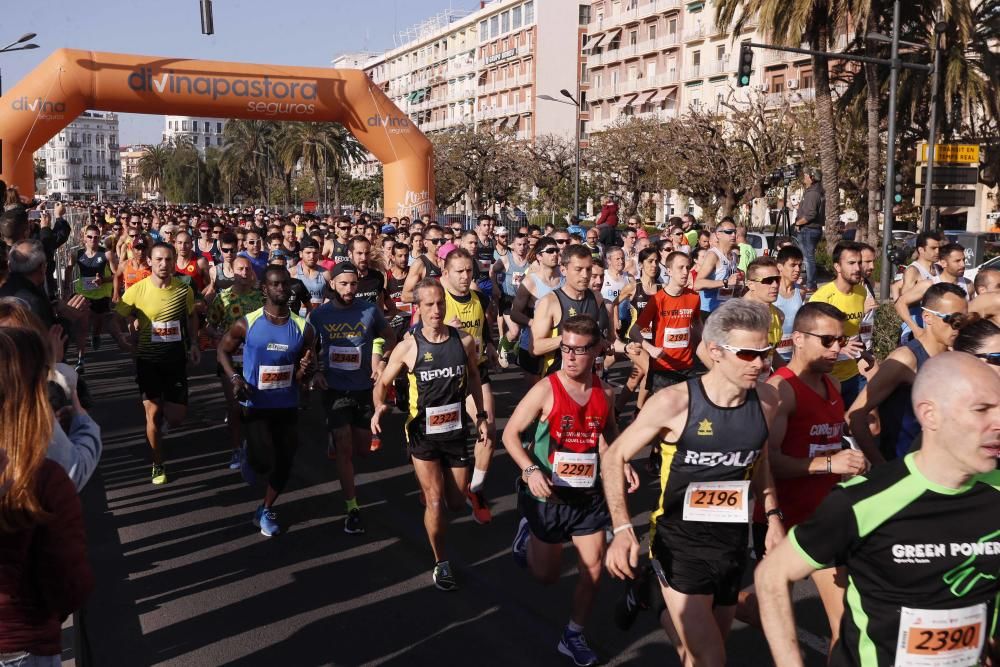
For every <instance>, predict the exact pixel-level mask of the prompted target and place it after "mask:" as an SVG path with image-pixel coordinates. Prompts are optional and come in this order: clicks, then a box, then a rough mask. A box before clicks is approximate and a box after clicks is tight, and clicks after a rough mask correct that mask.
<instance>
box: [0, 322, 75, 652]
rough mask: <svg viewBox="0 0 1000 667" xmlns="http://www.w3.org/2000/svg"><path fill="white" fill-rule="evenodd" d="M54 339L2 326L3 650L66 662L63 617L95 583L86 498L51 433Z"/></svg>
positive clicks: (0, 603)
mask: <svg viewBox="0 0 1000 667" xmlns="http://www.w3.org/2000/svg"><path fill="white" fill-rule="evenodd" d="M47 345H48V344H47V342H46V341H45V340H44V339H43V338H42V337H41V336H39V335H38V333H36V332H35V331H33V330H31V329H20V328H9V327H2V328H0V359H2V360H3V362H2V363H0V423H2V424H3V425H4V427H3V429H0V450H2V451H3V452H5V454H6V455H7V457H8V458H9V462H8V463H7V465H6V467H5V468H4V469H3V470H2V471H0V485H5V484H6V485H9V488H8V489H7V491H6V493H4V494H3V495H0V628H2V629H3V632H0V654H3V656H4V661H5V664H11V665H19V666H20V665H23V666H24V667H43V666H44V667H57V666H58V665H60V664H62V660H61V653H62V627H61V626H62V623H63V621H64V620H65V619H66V617H67V616H69V615H70V614H71V613H73V612H74V611H76V610H77V609H79V608H80V607H81V606H82V605H83V602H84V601H85V600H86V598H87V596H88V595H89V594H90V592H91V590H93V587H94V575H93V572H92V571H91V568H90V564H89V562H88V560H87V543H86V535H85V531H84V525H83V512H82V508H81V503H80V498H79V496H78V495H77V493H76V489H75V488H74V486H73V483H72V482H71V481H70V479H69V477H68V476H67V475H66V472H65V471H64V470H63V469H62V468H61V467H60V466H59V464H58V463H56V462H54V461H50V460H48V459H46V458H45V452H46V448H47V445H48V442H49V439H50V437H51V435H52V416H53V415H52V409H51V408H50V407H49V402H48V396H47V383H48V360H49V352H48V348H47Z"/></svg>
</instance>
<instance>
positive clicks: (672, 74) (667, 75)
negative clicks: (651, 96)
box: [650, 67, 680, 88]
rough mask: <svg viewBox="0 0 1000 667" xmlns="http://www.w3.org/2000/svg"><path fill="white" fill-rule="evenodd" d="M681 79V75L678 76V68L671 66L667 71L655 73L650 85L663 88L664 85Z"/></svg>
mask: <svg viewBox="0 0 1000 667" xmlns="http://www.w3.org/2000/svg"><path fill="white" fill-rule="evenodd" d="M679 79H680V77H678V76H677V68H676V67H671V68H670V69H668V70H667V71H666V72H660V73H659V74H655V75H653V81H652V85H651V86H650V87H651V88H662V87H664V86H669V85H671V84H675V83H677V82H678V81H679Z"/></svg>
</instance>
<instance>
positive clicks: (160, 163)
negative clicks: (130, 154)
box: [138, 144, 170, 191]
mask: <svg viewBox="0 0 1000 667" xmlns="http://www.w3.org/2000/svg"><path fill="white" fill-rule="evenodd" d="M169 161H170V148H169V147H167V146H164V145H162V144H161V145H159V146H146V148H145V150H143V151H142V155H141V156H140V157H139V164H138V167H139V177H140V178H141V179H142V181H143V182H144V183H147V184H149V186H150V187H151V188H152V189H154V190H157V191H159V189H160V186H161V185H162V184H163V174H164V171H165V170H166V168H167V163H168V162H169Z"/></svg>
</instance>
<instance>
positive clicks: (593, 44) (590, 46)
mask: <svg viewBox="0 0 1000 667" xmlns="http://www.w3.org/2000/svg"><path fill="white" fill-rule="evenodd" d="M608 34H609V33H606V32H605V33H601V34H600V35H598V36H597V37H595V38H594V39H592V40H590V41H589V42H587V46H586V49H587V51H589V52H590V53H593V52H594V49H596V48H598V47H600V46H601V44H603V43H604V40H606V39H607V38H608Z"/></svg>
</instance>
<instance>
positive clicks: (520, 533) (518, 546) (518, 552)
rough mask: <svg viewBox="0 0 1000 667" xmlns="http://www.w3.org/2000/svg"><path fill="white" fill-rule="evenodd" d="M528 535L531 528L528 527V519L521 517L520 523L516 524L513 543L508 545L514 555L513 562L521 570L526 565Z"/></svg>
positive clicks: (529, 535)
mask: <svg viewBox="0 0 1000 667" xmlns="http://www.w3.org/2000/svg"><path fill="white" fill-rule="evenodd" d="M529 537H531V530H530V529H529V528H528V520H527V519H525V518H524V517H521V523H519V524H518V525H517V533H516V534H515V535H514V544H512V545H511V547H510V553H511V555H513V556H514V562H515V563H517V566H518V567H519V568H521V569H522V570H523V569H524V568H526V567H528V538H529Z"/></svg>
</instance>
